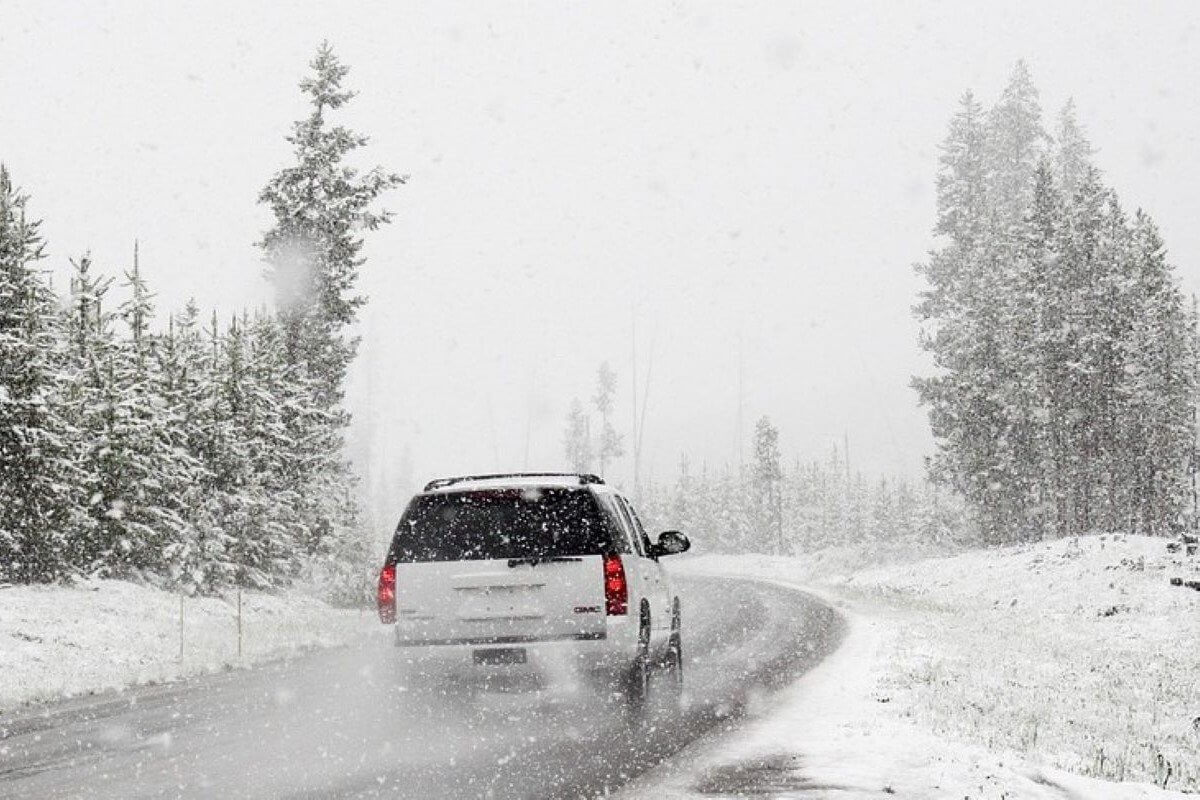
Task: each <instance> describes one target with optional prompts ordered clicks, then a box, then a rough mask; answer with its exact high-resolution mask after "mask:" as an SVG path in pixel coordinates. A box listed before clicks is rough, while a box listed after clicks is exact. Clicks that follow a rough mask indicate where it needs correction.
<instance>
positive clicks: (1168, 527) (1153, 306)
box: [1121, 210, 1200, 534]
mask: <svg viewBox="0 0 1200 800" xmlns="http://www.w3.org/2000/svg"><path fill="white" fill-rule="evenodd" d="M1130 257H1131V259H1132V262H1133V263H1132V265H1131V267H1132V269H1131V270H1130V276H1129V279H1130V283H1131V285H1130V287H1129V288H1130V297H1131V298H1132V304H1133V313H1132V314H1131V323H1132V330H1131V332H1130V335H1129V336H1127V337H1126V338H1125V339H1124V340H1123V341H1122V342H1121V345H1122V347H1123V353H1122V356H1121V358H1122V362H1123V364H1124V371H1123V378H1124V382H1123V386H1122V387H1121V388H1122V395H1123V396H1125V397H1127V398H1128V406H1127V408H1126V416H1125V417H1124V419H1125V420H1126V422H1127V424H1128V430H1127V431H1126V432H1125V436H1124V437H1123V440H1124V443H1125V446H1126V448H1127V453H1128V456H1127V458H1128V460H1127V464H1128V465H1129V468H1130V471H1129V474H1128V479H1129V481H1130V486H1129V494H1130V495H1131V500H1130V506H1131V508H1130V509H1129V513H1130V518H1131V519H1130V528H1131V529H1132V530H1133V531H1135V532H1139V533H1150V534H1154V533H1165V532H1169V531H1173V530H1176V529H1178V528H1179V527H1181V526H1182V525H1183V524H1184V522H1185V519H1186V515H1187V514H1188V513H1192V512H1194V509H1191V508H1190V487H1189V483H1188V478H1189V473H1188V466H1189V461H1190V458H1191V456H1192V447H1193V443H1194V436H1195V429H1194V428H1195V418H1194V407H1195V402H1196V394H1197V363H1198V361H1200V346H1198V342H1197V333H1196V319H1195V316H1194V314H1192V313H1190V311H1189V309H1188V307H1187V303H1186V301H1185V298H1184V296H1183V293H1182V291H1181V290H1180V288H1179V286H1178V281H1177V279H1176V278H1175V276H1174V275H1173V274H1172V270H1171V267H1170V264H1169V263H1168V262H1167V260H1166V251H1165V247H1164V245H1163V241H1162V237H1161V236H1160V234H1159V232H1158V229H1157V227H1156V226H1155V224H1154V222H1153V220H1151V219H1150V217H1149V216H1148V215H1147V214H1145V213H1143V212H1142V211H1140V210H1139V211H1138V212H1137V214H1136V215H1135V216H1134V222H1133V228H1132V235H1131V253H1130Z"/></svg>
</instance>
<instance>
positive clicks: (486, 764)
mask: <svg viewBox="0 0 1200 800" xmlns="http://www.w3.org/2000/svg"><path fill="white" fill-rule="evenodd" d="M679 585H680V589H681V592H682V594H683V598H684V609H685V625H686V628H685V631H686V639H685V648H686V653H687V659H688V664H687V668H688V671H687V681H688V699H687V708H686V711H685V713H684V714H683V715H682V718H680V719H677V720H673V721H671V722H669V723H660V724H656V725H655V726H653V727H652V729H651V730H649V731H647V732H644V733H639V734H636V735H634V734H631V733H630V732H629V730H628V728H627V727H626V726H625V724H624V722H623V721H622V719H621V717H620V715H619V713H618V712H617V710H616V709H614V708H611V707H609V706H608V705H607V704H606V703H604V702H602V701H600V700H596V699H589V698H588V696H586V695H583V696H579V695H576V696H574V697H573V699H572V696H571V695H570V694H565V695H564V694H562V693H561V692H560V693H540V694H513V695H498V694H491V695H485V696H483V697H481V698H478V699H476V700H475V701H469V700H467V699H466V698H464V697H450V698H449V699H443V698H440V697H439V698H436V699H431V698H427V697H424V696H423V695H420V694H413V693H411V692H407V691H402V690H401V689H400V688H399V687H398V685H397V682H396V680H395V678H394V677H393V673H392V671H391V670H389V669H388V666H387V664H388V662H387V658H388V657H389V656H391V655H393V652H392V650H391V648H388V647H386V646H384V645H382V644H378V645H376V644H372V645H364V646H361V647H355V648H350V649H342V650H337V651H329V652H323V653H320V654H317V655H314V656H310V657H307V658H303V659H298V660H295V661H290V662H282V663H277V664H273V665H270V666H267V667H263V668H259V669H254V670H249V671H239V672H232V673H227V674H222V675H216V676H211V677H208V678H203V679H199V680H194V681H190V682H187V683H181V684H174V685H170V686H165V687H150V688H145V689H140V690H135V691H130V692H126V693H125V694H121V695H110V696H107V697H105V698H100V699H98V698H90V699H86V700H80V701H69V702H65V703H61V704H58V705H55V706H50V707H48V708H45V709H43V710H41V711H40V712H39V713H36V714H26V715H25V716H19V715H18V716H16V717H10V718H8V719H5V720H2V721H0V796H3V797H5V798H48V797H105V798H127V797H176V796H183V797H297V798H301V797H303V798H325V797H411V798H442V797H481V796H483V797H500V798H524V797H578V796H580V795H581V794H582V795H589V794H594V793H598V792H601V791H603V790H604V789H605V788H611V787H615V786H617V785H620V784H621V783H623V782H625V781H626V780H628V779H629V778H631V777H633V776H634V775H636V774H638V773H639V772H642V771H644V770H645V769H647V768H648V767H650V766H652V765H654V764H656V763H658V762H659V761H661V760H663V759H664V758H667V757H669V756H670V755H671V754H672V753H674V752H676V751H677V750H679V749H680V748H681V747H683V746H684V745H685V744H687V743H688V742H690V741H692V740H693V739H695V738H696V737H698V736H700V735H702V734H704V733H706V732H710V731H713V730H714V729H718V728H719V726H721V725H723V724H730V721H732V720H736V718H737V716H738V715H739V714H740V713H741V712H742V709H743V708H744V706H745V705H746V703H747V702H748V701H751V700H752V699H754V698H755V697H759V696H761V693H762V692H763V691H764V690H765V691H769V690H770V689H771V688H772V687H775V686H778V685H780V684H781V683H782V682H787V681H788V680H789V679H790V678H791V677H792V676H794V675H795V674H797V673H799V672H802V671H804V670H805V669H807V668H809V667H811V666H812V665H814V664H816V663H817V662H819V661H820V660H821V658H823V657H824V656H825V655H826V654H827V653H828V652H830V651H831V650H832V649H833V648H835V647H836V646H837V643H838V641H839V639H840V637H841V633H842V629H843V625H842V622H841V620H840V617H838V616H837V615H836V613H835V612H833V611H832V610H830V609H828V608H827V607H825V606H823V605H822V604H820V603H819V602H818V601H816V600H814V599H812V598H809V597H807V596H805V595H801V594H799V593H796V592H793V591H789V590H786V589H782V588H778V587H773V586H770V585H764V584H756V583H751V582H747V581H738V580H717V579H712V578H688V579H681V580H680V582H679ZM567 700H570V704H569V705H568V703H567V702H566V701H567Z"/></svg>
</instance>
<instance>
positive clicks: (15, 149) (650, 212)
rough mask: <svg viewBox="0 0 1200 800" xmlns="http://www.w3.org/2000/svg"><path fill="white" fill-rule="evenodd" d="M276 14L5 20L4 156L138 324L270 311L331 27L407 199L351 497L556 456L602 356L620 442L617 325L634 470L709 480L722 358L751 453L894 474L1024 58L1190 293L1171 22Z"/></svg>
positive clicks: (722, 428)
mask: <svg viewBox="0 0 1200 800" xmlns="http://www.w3.org/2000/svg"><path fill="white" fill-rule="evenodd" d="M286 8H287V10H286V11H284V10H283V4H270V5H267V4H254V3H244V2H211V1H210V2H203V3H181V2H173V3H158V2H155V3H151V2H147V3H135V2H112V3H105V2H88V3H50V2H30V3H14V2H11V1H10V0H0V160H2V161H4V162H5V163H6V164H7V165H8V167H9V169H10V171H11V172H12V173H13V175H14V177H15V179H16V180H17V182H18V183H19V184H20V185H22V186H23V187H24V188H25V189H26V191H28V192H29V193H30V194H31V195H32V198H33V199H32V210H33V211H34V213H35V214H36V215H38V216H41V217H43V218H44V219H45V225H44V233H45V235H46V237H47V239H48V240H49V243H50V254H51V259H52V261H53V263H54V264H55V265H56V266H58V267H62V266H63V265H65V264H66V259H67V257H68V256H70V255H75V254H78V253H80V252H82V251H84V250H85V249H89V248H90V249H91V251H92V254H93V256H94V257H95V259H96V261H97V264H98V266H100V267H101V268H107V269H111V270H113V271H117V270H119V269H121V268H124V267H125V266H127V265H128V263H129V258H130V254H131V251H132V243H133V240H134V238H135V237H136V238H139V239H140V240H141V247H142V254H143V266H144V269H145V272H146V274H147V276H148V278H149V279H150V281H151V282H152V283H153V285H154V286H155V287H156V288H157V290H158V296H159V302H160V307H161V308H162V309H163V312H164V313H165V311H166V310H169V309H171V308H177V307H179V306H181V305H182V304H183V303H184V302H185V301H186V299H187V298H188V297H195V298H196V300H197V301H198V302H199V303H200V304H201V305H202V306H204V307H216V308H218V309H220V310H221V311H222V312H223V313H226V314H228V313H232V312H234V311H236V310H239V309H241V308H242V307H244V306H246V305H257V304H259V303H263V302H266V301H267V300H268V298H269V293H268V291H267V287H266V284H265V282H264V280H263V278H262V267H261V264H260V263H259V261H258V254H257V252H256V251H255V249H254V248H253V246H252V244H253V242H254V241H255V239H256V238H257V237H258V235H259V233H260V232H261V231H262V230H263V229H264V228H265V227H266V226H267V225H268V224H269V219H268V218H267V215H266V214H265V211H264V209H263V208H261V207H259V206H257V205H256V204H255V198H256V196H257V193H258V190H259V189H260V188H261V186H262V185H263V184H264V183H265V182H266V180H267V178H268V177H269V175H270V174H271V172H272V171H273V170H275V169H277V168H278V167H280V166H283V165H285V164H286V163H288V161H289V158H290V151H289V148H288V145H287V144H286V143H285V142H284V141H283V138H282V137H283V136H284V135H285V134H286V132H287V130H288V126H289V124H290V122H291V121H292V120H293V119H295V118H297V117H298V116H300V115H301V114H303V113H304V108H303V106H302V101H301V98H300V94H299V91H298V89H297V87H296V84H297V81H298V80H299V79H300V78H301V77H302V76H303V74H304V73H305V70H306V63H307V61H308V60H309V59H310V58H311V56H312V54H313V52H314V50H315V48H316V46H317V44H318V43H319V42H320V41H321V39H323V38H328V39H329V40H330V42H331V43H332V44H333V45H334V47H335V49H336V50H337V52H338V53H339V54H340V55H341V57H342V58H343V59H344V60H345V61H346V62H347V63H348V64H349V65H350V66H351V67H352V70H353V71H352V72H351V75H350V78H349V81H348V82H349V84H350V85H351V86H352V88H354V89H357V90H358V91H359V92H360V94H359V96H358V98H357V99H356V100H355V101H354V103H353V104H352V105H351V107H349V108H348V109H347V111H346V113H345V114H344V115H343V117H342V121H344V122H346V123H347V124H350V125H351V126H354V127H357V128H358V129H359V130H360V131H362V132H363V133H366V134H369V135H370V136H371V137H372V144H371V147H370V148H369V149H368V150H367V152H366V155H365V161H364V163H365V164H367V165H369V163H380V164H383V165H385V166H387V167H389V168H392V169H395V170H397V171H400V172H404V173H408V174H409V175H410V176H411V181H410V183H409V184H408V185H407V186H405V187H402V188H401V189H399V190H397V191H396V192H394V193H393V194H392V195H391V196H389V197H388V199H387V203H386V205H387V207H388V208H390V209H392V210H394V211H395V212H397V219H396V222H395V224H394V225H392V226H391V227H390V228H387V229H385V230H382V231H380V232H379V233H378V234H376V235H374V236H373V237H372V238H371V239H370V242H369V245H368V249H367V255H368V256H369V258H370V263H369V264H368V266H367V268H366V270H365V272H364V274H363V276H362V283H361V286H362V289H363V290H364V291H365V292H366V293H367V294H368V295H369V296H370V306H369V307H368V308H367V309H366V311H365V313H364V314H363V320H362V333H363V335H364V346H363V351H362V357H361V359H360V362H359V364H358V365H357V367H356V370H355V374H354V380H355V383H354V387H353V392H352V398H351V400H352V404H353V407H354V410H355V412H356V414H357V420H358V424H359V426H360V427H359V436H358V437H357V439H356V441H357V442H358V449H359V451H360V452H363V451H369V456H368V457H366V459H365V460H367V461H368V462H369V464H370V465H371V467H372V471H373V478H374V480H375V481H377V482H378V481H395V480H396V479H397V476H396V474H395V467H396V464H397V463H398V460H399V457H400V454H401V453H402V452H403V450H404V448H405V446H408V447H411V450H412V454H413V460H414V462H415V468H416V477H417V478H418V479H423V478H425V477H427V476H429V475H433V474H441V473H452V472H459V471H473V470H491V469H508V468H521V467H529V468H541V467H560V466H563V464H562V454H561V451H562V447H561V432H562V428H563V418H564V416H565V414H566V411H567V409H568V407H569V404H570V401H571V399H572V398H573V397H575V396H579V397H581V398H587V397H589V396H590V395H591V393H592V389H593V381H594V374H595V371H596V367H597V365H598V363H599V362H600V361H601V360H602V359H608V360H610V361H611V363H612V364H613V366H614V367H615V369H616V371H617V374H618V378H619V381H620V385H619V389H620V397H619V399H618V402H619V409H620V416H619V417H618V420H617V422H618V427H619V428H620V430H622V431H623V432H625V433H628V430H629V427H630V425H629V421H628V417H629V378H630V363H629V362H630V352H631V321H632V319H633V317H634V316H635V314H636V317H637V321H638V322H637V324H638V328H637V332H638V350H639V356H640V357H641V360H642V366H643V367H645V366H646V363H647V358H648V356H649V353H650V351H651V348H653V373H652V377H651V385H650V396H649V400H650V406H649V411H648V414H647V427H646V444H645V448H646V451H647V460H648V462H649V470H650V471H652V473H653V475H654V476H655V477H656V478H657V479H670V478H672V477H673V475H674V473H675V471H676V468H677V464H678V460H679V457H680V455H681V454H688V455H689V456H690V458H691V460H692V462H693V463H694V464H696V465H697V466H698V465H699V464H700V463H701V462H705V461H706V462H707V463H708V464H709V465H710V466H713V467H715V466H718V465H721V464H723V463H726V462H729V461H731V460H734V459H736V457H737V455H736V447H735V442H736V434H737V419H738V414H737V409H738V406H739V401H738V395H739V392H738V385H739V379H738V374H739V366H738V364H739V353H741V357H740V361H741V362H742V369H741V372H742V375H743V380H742V385H743V389H742V392H741V395H742V401H741V405H742V407H743V409H744V410H743V415H742V418H743V423H742V435H743V439H747V438H748V437H749V434H750V430H751V428H752V425H753V420H754V419H755V418H757V417H758V416H759V415H761V414H769V415H770V416H771V417H772V419H774V420H775V421H776V423H777V424H778V426H779V427H780V429H781V438H782V444H783V447H784V449H785V452H786V454H787V455H788V456H789V458H790V457H793V456H798V457H801V458H810V457H815V456H823V455H824V454H826V453H827V452H828V450H829V449H830V448H831V447H832V446H833V444H834V443H835V442H840V441H841V440H842V437H843V435H844V434H848V436H849V440H850V448H851V457H852V459H853V460H854V462H855V463H856V464H857V465H858V466H860V467H861V468H862V469H863V470H864V471H867V472H869V473H878V472H886V473H890V474H900V475H907V476H916V475H918V474H919V473H920V469H921V459H922V456H923V455H925V454H926V453H927V452H929V450H930V448H931V441H930V438H929V434H928V429H927V423H926V419H925V416H924V413H923V412H922V411H921V410H920V409H918V408H917V406H916V403H915V398H914V394H913V392H912V390H911V389H909V388H908V381H909V377H910V376H911V375H912V374H913V373H914V372H920V371H922V370H924V369H925V364H924V361H923V358H922V356H921V354H920V352H919V350H918V348H917V347H916V326H915V323H914V322H913V320H912V317H911V314H910V310H909V309H910V307H911V305H912V303H913V301H914V296H915V293H916V291H917V290H918V288H919V285H918V282H917V280H916V278H915V276H914V275H913V272H912V269H911V265H912V263H913V262H914V261H918V260H921V259H922V258H923V257H924V253H925V252H926V250H927V249H928V248H929V247H930V246H931V245H932V239H931V236H930V233H929V230H930V227H931V224H932V221H933V179H934V174H935V166H936V163H935V162H936V157H937V144H938V143H939V142H940V140H941V139H942V137H943V135H944V133H945V127H946V122H947V120H948V118H949V116H950V114H951V113H952V112H953V109H954V105H955V103H956V101H957V98H958V97H959V95H960V94H961V93H962V91H963V90H964V89H966V88H968V87H970V88H972V89H974V90H975V91H976V93H977V94H978V95H979V96H980V98H981V99H982V100H983V101H984V102H985V103H990V102H991V101H992V100H993V99H994V98H995V97H996V95H997V94H998V92H999V90H1000V88H1001V87H1002V86H1003V84H1004V82H1005V80H1006V79H1007V77H1008V74H1009V72H1010V70H1011V68H1012V65H1013V62H1014V61H1015V60H1016V59H1018V58H1025V59H1026V60H1027V61H1028V62H1029V64H1030V66H1031V68H1032V71H1033V75H1034V80H1035V82H1036V83H1037V85H1038V87H1039V88H1040V90H1041V92H1042V101H1043V108H1044V111H1046V112H1047V115H1048V117H1050V118H1051V119H1052V118H1053V115H1055V114H1056V113H1057V110H1058V108H1059V107H1060V106H1061V104H1062V103H1063V102H1064V101H1065V100H1066V98H1067V97H1068V96H1074V98H1075V100H1076V103H1077V105H1078V112H1079V116H1080V119H1081V121H1082V122H1083V123H1084V124H1085V125H1086V126H1087V128H1088V131H1089V133H1090V135H1091V138H1092V140H1093V143H1094V144H1095V146H1096V147H1097V149H1098V150H1099V153H1098V155H1097V160H1098V162H1099V164H1100V166H1101V167H1102V168H1103V169H1104V171H1105V173H1106V175H1107V177H1108V180H1109V181H1110V182H1111V183H1112V184H1114V185H1115V186H1116V187H1117V189H1118V191H1119V192H1120V194H1121V196H1122V197H1123V199H1124V201H1125V203H1126V205H1128V206H1130V207H1134V206H1142V207H1144V208H1146V209H1147V210H1148V211H1150V212H1151V213H1152V214H1153V215H1154V216H1155V217H1156V218H1157V220H1158V221H1159V223H1160V225H1161V227H1162V229H1163V233H1164V235H1165V238H1166V241H1167V244H1168V247H1169V248H1170V251H1171V255H1172V259H1173V260H1174V262H1175V263H1176V264H1177V265H1178V267H1179V268H1180V272H1181V274H1182V276H1183V278H1184V282H1185V285H1186V288H1187V289H1188V290H1189V291H1196V290H1197V289H1198V288H1200V280H1198V276H1200V268H1198V265H1200V224H1198V221H1200V197H1198V189H1197V187H1200V146H1198V142H1197V135H1198V133H1197V131H1198V130H1200V93H1198V92H1197V90H1196V79H1197V77H1198V75H1200V38H1198V36H1197V22H1198V21H1200V7H1198V6H1197V5H1195V4H1194V3H1188V2H1180V3H1157V4H1156V3H1095V2H1080V3H1045V2H1039V3H1028V4H1013V3H980V4H967V3H945V4H942V3H896V2H880V3H860V4H851V3H826V4H816V3H795V2H791V3H734V2H728V0H726V1H724V2H720V3H713V4H704V3H698V2H679V3H670V4H667V3H643V2H638V3H628V4H619V3H596V4H584V3H564V2H547V3H463V4H451V3H444V2H438V3H424V4H416V3H406V2H401V3H397V2H380V3H358V4H355V3H347V2H338V3H328V2H325V3H298V2H293V3H288V4H286ZM739 342H740V346H739ZM531 423H532V424H531ZM527 431H532V434H531V435H529V436H528V437H527ZM527 438H528V454H529V456H528V459H527V458H526V449H527ZM628 470H629V459H628V458H626V459H622V460H621V462H620V463H619V464H618V465H617V466H616V467H615V468H614V470H613V472H614V473H615V475H616V476H617V477H618V478H621V477H624V476H625V475H626V474H627V473H628ZM402 500H403V498H398V499H397V501H396V502H397V503H399V502H400V501H402Z"/></svg>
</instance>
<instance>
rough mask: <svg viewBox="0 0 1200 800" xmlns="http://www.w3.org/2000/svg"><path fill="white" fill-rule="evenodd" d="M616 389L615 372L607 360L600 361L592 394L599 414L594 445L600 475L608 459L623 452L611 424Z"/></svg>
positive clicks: (618, 456)
mask: <svg viewBox="0 0 1200 800" xmlns="http://www.w3.org/2000/svg"><path fill="white" fill-rule="evenodd" d="M616 391H617V374H616V373H615V372H613V370H612V367H610V366H609V365H608V362H607V361H604V362H601V364H600V368H599V370H598V371H597V373H596V394H595V395H593V396H592V404H593V405H594V406H595V407H596V411H597V412H599V414H600V441H599V443H598V445H597V447H596V457H597V458H598V459H599V461H600V475H601V476H603V475H604V474H605V472H606V470H607V468H608V464H609V462H610V461H612V460H613V459H614V458H620V457H621V456H623V455H624V454H625V447H624V445H623V444H622V441H621V438H622V437H621V434H619V433H617V431H616V428H614V427H613V424H612V412H613V397H614V395H615V394H616Z"/></svg>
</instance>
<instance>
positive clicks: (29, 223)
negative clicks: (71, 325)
mask: <svg viewBox="0 0 1200 800" xmlns="http://www.w3.org/2000/svg"><path fill="white" fill-rule="evenodd" d="M27 202H28V198H27V196H26V195H24V194H23V193H21V192H20V191H19V190H18V189H17V188H16V187H15V186H14V185H13V183H12V180H11V178H10V177H9V173H8V170H7V169H6V168H5V167H4V166H3V165H0V582H3V581H22V582H31V581H50V580H56V579H61V578H64V577H67V576H69V575H71V574H73V573H74V572H75V571H76V567H77V565H76V564H75V563H74V562H72V560H71V554H70V552H69V547H68V543H69V539H68V537H69V532H70V530H69V529H70V527H71V526H72V524H73V522H74V520H73V517H74V516H75V515H74V509H75V508H76V507H77V505H78V497H77V496H76V487H78V485H79V475H78V472H77V469H76V467H75V464H74V460H73V458H72V447H73V443H74V440H75V439H76V438H77V435H76V433H75V431H73V430H72V428H71V425H70V423H69V421H68V420H67V419H66V418H64V416H63V415H62V414H61V413H60V409H61V403H60V396H61V392H62V390H63V385H62V380H61V371H62V348H61V332H60V329H59V326H58V320H57V314H56V308H55V306H56V303H55V298H54V295H53V293H52V292H51V290H50V286H49V282H48V280H47V278H46V276H45V275H44V274H43V273H42V272H41V270H40V269H39V268H38V261H39V260H40V259H41V258H42V255H43V245H42V240H41V237H40V235H39V233H38V226H39V223H38V222H36V221H33V220H30V219H28V218H27V216H26V205H27Z"/></svg>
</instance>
